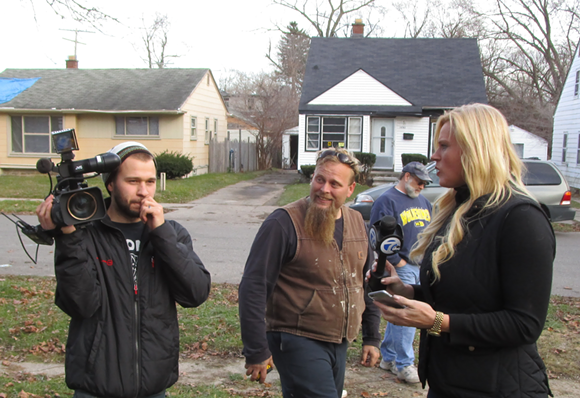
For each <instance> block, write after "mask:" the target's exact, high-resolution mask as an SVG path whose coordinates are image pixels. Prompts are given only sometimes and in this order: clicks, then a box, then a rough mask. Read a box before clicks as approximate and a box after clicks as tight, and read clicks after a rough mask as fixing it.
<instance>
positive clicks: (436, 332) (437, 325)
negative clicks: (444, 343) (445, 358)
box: [427, 311, 443, 337]
mask: <svg viewBox="0 0 580 398" xmlns="http://www.w3.org/2000/svg"><path fill="white" fill-rule="evenodd" d="M442 323H443V313H442V312H439V311H437V312H436V313H435V322H433V326H431V329H427V333H429V334H430V335H431V336H437V337H439V336H441V324H442Z"/></svg>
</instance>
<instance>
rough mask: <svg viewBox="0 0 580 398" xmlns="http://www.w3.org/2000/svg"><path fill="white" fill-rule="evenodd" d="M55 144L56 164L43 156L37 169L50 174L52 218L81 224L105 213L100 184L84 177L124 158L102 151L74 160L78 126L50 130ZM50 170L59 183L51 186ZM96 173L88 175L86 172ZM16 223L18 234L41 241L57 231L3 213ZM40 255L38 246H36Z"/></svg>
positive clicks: (50, 238) (47, 241)
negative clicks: (57, 160)
mask: <svg viewBox="0 0 580 398" xmlns="http://www.w3.org/2000/svg"><path fill="white" fill-rule="evenodd" d="M51 139H52V148H53V150H54V151H55V152H56V153H58V154H60V156H61V162H60V163H59V164H58V165H55V164H54V163H53V162H52V160H50V159H49V158H41V159H39V160H38V162H36V169H37V170H38V171H39V172H40V173H43V174H48V176H49V178H50V193H51V194H53V196H54V199H53V202H52V211H51V214H50V216H51V218H52V221H53V222H54V224H55V225H56V226H57V228H60V227H64V226H67V225H78V224H82V223H87V222H90V221H94V220H100V219H101V218H103V217H105V214H106V212H107V211H106V208H105V201H104V199H103V194H102V192H101V190H100V189H99V187H90V188H89V187H88V185H87V183H86V182H85V178H93V177H97V176H99V175H100V173H111V172H112V171H114V170H115V169H116V168H117V167H118V166H119V165H120V164H121V159H120V158H119V156H118V155H117V154H115V153H109V152H107V153H103V154H100V155H97V156H95V157H94V158H91V159H84V160H79V161H76V162H75V161H73V159H74V157H75V155H74V153H73V151H76V150H78V149H79V144H78V141H77V136H76V133H75V129H67V130H59V131H53V132H52V133H51ZM51 172H55V173H58V174H57V176H56V181H57V183H56V186H55V187H54V190H53V189H52V177H51V175H50V173H51ZM88 173H93V175H89V176H87V175H86V174H88ZM1 214H2V215H4V216H5V217H6V218H8V219H9V220H10V221H12V222H13V223H14V224H16V227H17V232H18V237H19V238H20V232H19V231H18V229H20V230H21V231H22V232H23V233H24V235H26V236H28V237H29V238H30V239H32V240H33V241H34V242H35V243H37V244H39V245H49V246H50V245H52V244H53V242H54V239H53V236H55V234H54V231H45V230H44V229H43V228H42V227H41V226H40V225H36V226H32V225H30V224H28V223H26V222H25V221H24V220H22V219H21V218H19V217H18V216H17V215H15V214H13V216H14V217H15V218H16V219H12V218H10V217H9V216H8V215H6V214H4V213H1ZM20 243H21V244H22V247H23V248H24V251H25V252H26V254H27V255H28V257H29V258H30V259H31V260H32V261H33V262H34V263H35V264H36V259H33V258H32V257H31V256H30V255H29V254H28V251H27V250H26V248H25V247H24V244H23V242H22V239H20ZM36 254H37V255H38V247H37V249H36Z"/></svg>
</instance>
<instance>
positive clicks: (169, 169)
mask: <svg viewBox="0 0 580 398" xmlns="http://www.w3.org/2000/svg"><path fill="white" fill-rule="evenodd" d="M155 161H156V162H157V174H160V173H165V174H166V175H167V179H169V180H172V179H174V178H181V177H183V176H186V175H188V174H189V173H191V171H192V170H193V156H189V155H184V154H183V153H179V152H174V151H171V152H169V151H168V150H165V151H163V152H161V153H160V154H158V155H155Z"/></svg>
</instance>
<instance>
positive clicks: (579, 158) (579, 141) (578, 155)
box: [576, 134, 580, 164]
mask: <svg viewBox="0 0 580 398" xmlns="http://www.w3.org/2000/svg"><path fill="white" fill-rule="evenodd" d="M576 164H580V134H578V153H577V154H576Z"/></svg>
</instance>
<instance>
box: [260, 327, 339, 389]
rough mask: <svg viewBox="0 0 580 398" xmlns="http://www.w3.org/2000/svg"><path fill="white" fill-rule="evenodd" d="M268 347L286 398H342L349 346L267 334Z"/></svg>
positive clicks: (293, 336) (281, 334) (292, 336)
mask: <svg viewBox="0 0 580 398" xmlns="http://www.w3.org/2000/svg"><path fill="white" fill-rule="evenodd" d="M267 336H268V346H269V347H270V351H271V352H272V359H273V360H274V364H275V365H276V369H277V370H278V374H279V375H280V382H281V383H282V394H283V395H284V398H290V397H308V398H340V397H341V396H342V387H343V386H344V372H345V368H346V349H347V347H348V342H347V341H346V340H343V341H342V343H340V344H336V343H327V342H324V341H319V340H313V339H309V338H307V337H302V336H296V335H293V334H290V333H283V332H268V333H267Z"/></svg>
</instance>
